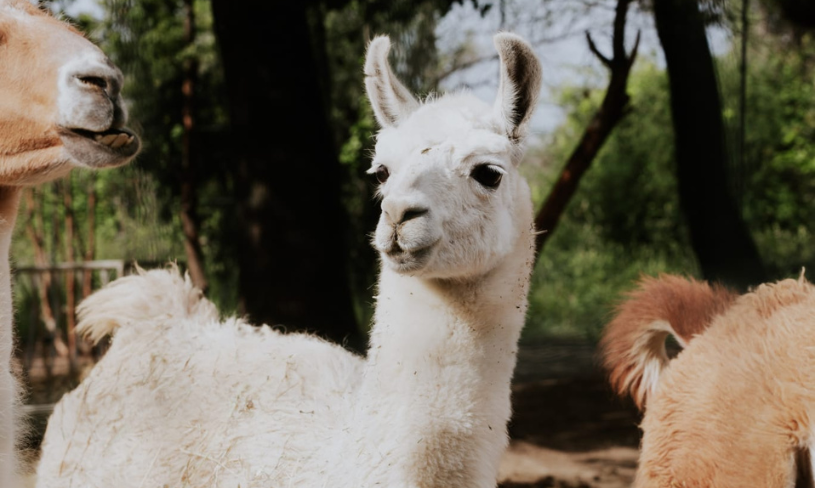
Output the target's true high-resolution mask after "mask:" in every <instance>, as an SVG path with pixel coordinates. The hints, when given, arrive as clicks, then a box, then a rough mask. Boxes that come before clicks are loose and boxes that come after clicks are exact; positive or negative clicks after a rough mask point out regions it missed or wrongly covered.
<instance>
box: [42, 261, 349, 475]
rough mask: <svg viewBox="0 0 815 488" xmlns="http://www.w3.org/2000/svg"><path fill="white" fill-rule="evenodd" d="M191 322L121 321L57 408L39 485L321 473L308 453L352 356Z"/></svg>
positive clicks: (273, 335)
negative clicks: (96, 360) (293, 469)
mask: <svg viewBox="0 0 815 488" xmlns="http://www.w3.org/2000/svg"><path fill="white" fill-rule="evenodd" d="M161 273H166V272H165V271H162V272H161ZM133 281H134V280H130V284H133ZM146 281H147V280H144V279H142V281H141V283H145V282H146ZM136 283H139V281H136ZM114 289H116V290H118V291H123V290H125V289H129V290H131V291H132V290H133V287H123V286H120V287H114ZM137 290H138V289H137ZM179 298H181V297H178V296H177V297H174V298H171V299H170V300H177V299H179ZM132 303H139V302H138V301H133V302H132ZM180 303H182V304H185V305H186V302H180ZM192 315H193V317H192V318H186V319H178V318H176V320H174V321H172V322H170V321H163V320H159V321H156V322H154V323H151V325H150V326H144V327H129V326H126V325H127V324H129V323H133V322H128V323H126V324H123V325H122V327H121V329H119V330H118V331H117V332H116V336H115V338H114V340H113V343H112V346H111V348H110V350H109V351H108V352H107V354H106V355H105V357H104V358H103V359H102V360H101V361H100V362H99V363H98V364H97V365H96V366H95V367H94V369H93V370H92V371H91V373H90V375H89V376H88V378H86V379H85V380H84V381H83V382H82V383H81V384H80V385H79V387H77V389H76V390H74V391H72V392H71V393H69V394H67V395H65V396H64V397H63V399H62V400H61V401H60V402H59V403H58V404H57V406H56V407H55V409H54V413H53V415H52V416H51V419H50V420H49V424H48V429H47V431H46V435H45V438H44V441H43V451H42V452H43V458H42V459H41V461H40V465H39V467H38V472H37V476H38V480H37V482H38V486H40V487H43V488H59V487H68V486H116V487H122V488H127V487H133V488H135V487H140V486H163V485H164V484H165V483H167V480H174V482H172V483H170V486H190V487H199V486H201V487H204V486H207V487H209V486H232V487H234V486H242V487H246V488H251V487H260V486H287V483H288V480H289V479H291V478H292V477H295V476H301V475H302V474H298V473H294V472H291V470H290V468H291V466H298V465H299V466H302V470H305V471H307V472H314V473H317V472H318V471H319V469H320V468H321V466H320V465H319V460H318V459H316V458H315V450H316V449H315V447H316V446H320V445H321V444H323V443H325V440H326V439H331V438H333V437H337V436H339V435H340V434H339V433H338V432H336V430H337V429H338V427H336V425H338V424H341V423H342V421H343V420H344V418H343V416H344V415H345V414H346V412H345V409H343V408H338V407H339V406H342V405H343V403H344V401H345V399H346V398H350V397H351V396H352V395H353V394H354V391H355V388H356V384H357V382H358V381H357V380H356V379H357V378H358V377H359V375H360V374H361V373H360V371H361V364H362V362H361V359H360V358H359V357H357V356H355V355H353V354H351V353H348V352H347V351H345V350H343V349H342V348H341V347H339V346H336V345H333V344H330V343H328V342H325V341H323V340H321V339H319V338H316V337H312V336H306V335H303V334H288V335H284V334H280V333H278V332H276V331H274V330H272V329H270V328H268V327H253V326H250V325H248V324H246V323H244V322H242V321H241V320H238V319H229V320H226V321H223V322H220V321H217V320H200V319H198V318H197V317H198V315H197V314H195V313H193V314H192ZM140 320H141V319H140ZM88 459H97V460H103V461H101V462H99V463H89V462H88ZM278 466H285V467H288V468H287V470H283V469H279V468H278ZM284 471H285V472H284ZM307 485H308V483H306V484H304V485H300V486H307ZM315 486H316V485H315Z"/></svg>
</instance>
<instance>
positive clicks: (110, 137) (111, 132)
mask: <svg viewBox="0 0 815 488" xmlns="http://www.w3.org/2000/svg"><path fill="white" fill-rule="evenodd" d="M67 130H68V132H71V133H73V134H76V135H78V136H81V137H84V138H85V139H89V140H91V141H93V142H95V143H96V144H98V145H100V146H103V147H106V148H109V149H111V150H114V151H120V152H127V151H129V150H131V148H133V147H134V146H135V147H138V146H139V138H138V137H137V136H136V134H134V133H133V132H131V131H130V130H128V129H108V130H106V131H103V132H93V131H89V130H84V129H67Z"/></svg>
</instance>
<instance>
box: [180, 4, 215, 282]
mask: <svg viewBox="0 0 815 488" xmlns="http://www.w3.org/2000/svg"><path fill="white" fill-rule="evenodd" d="M184 42H185V43H186V45H187V47H188V48H189V47H191V46H192V45H193V43H194V42H195V10H194V6H193V0H184ZM197 75H198V63H197V61H196V59H195V58H194V57H193V56H192V55H190V56H189V57H188V59H185V60H184V79H183V81H182V85H181V93H182V97H183V104H182V109H181V110H182V114H181V117H182V125H183V127H184V133H183V136H182V141H181V175H180V180H181V226H182V230H183V232H184V251H185V253H186V255H187V269H188V271H189V273H190V278H191V279H192V282H193V284H194V285H195V286H197V287H198V288H199V289H201V290H203V291H204V292H206V291H207V288H208V287H209V283H208V282H207V278H206V274H205V273H204V256H203V251H202V249H201V238H200V235H199V228H200V222H199V219H198V195H197V192H196V189H195V180H196V178H195V171H194V168H193V157H194V152H193V142H192V141H193V135H192V132H193V130H194V129H195V82H196V78H197Z"/></svg>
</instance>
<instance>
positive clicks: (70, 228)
mask: <svg viewBox="0 0 815 488" xmlns="http://www.w3.org/2000/svg"><path fill="white" fill-rule="evenodd" d="M62 201H63V204H64V205H65V262H66V263H73V262H74V236H75V235H76V223H75V219H74V202H73V179H72V178H71V177H70V176H69V177H68V178H66V179H65V180H63V181H62ZM65 302H66V303H65V324H66V336H67V341H68V359H69V361H70V367H71V371H72V372H73V371H75V370H76V331H75V329H76V280H75V278H74V272H73V271H70V270H69V271H66V272H65Z"/></svg>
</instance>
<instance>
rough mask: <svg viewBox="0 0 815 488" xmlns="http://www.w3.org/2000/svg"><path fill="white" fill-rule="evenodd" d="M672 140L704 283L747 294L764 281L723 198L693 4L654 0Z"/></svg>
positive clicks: (718, 112) (706, 60) (716, 123)
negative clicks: (667, 86)
mask: <svg viewBox="0 0 815 488" xmlns="http://www.w3.org/2000/svg"><path fill="white" fill-rule="evenodd" d="M654 17H655V20H656V27H657V33H658V34H659V40H660V42H661V43H662V48H663V50H664V52H665V60H666V62H667V65H668V77H669V80H670V86H671V115H672V118H673V125H674V133H675V136H676V161H677V179H678V181H679V200H680V204H681V206H682V210H683V212H684V214H685V218H686V219H687V222H688V227H689V229H690V238H691V244H692V245H693V250H694V252H695V253H696V256H697V258H698V260H699V265H700V267H701V268H702V272H703V274H704V276H705V278H706V279H709V280H717V281H721V282H724V283H726V284H728V285H731V286H734V287H737V288H740V289H745V288H747V287H748V286H750V285H755V284H758V283H762V282H764V281H766V279H767V276H766V274H765V272H764V267H763V265H762V262H761V258H760V257H759V255H758V251H757V249H756V246H755V243H754V242H753V239H752V237H751V235H750V233H749V232H748V231H747V228H746V226H745V224H744V222H743V220H742V218H741V215H740V213H739V211H738V209H737V207H736V205H735V203H734V202H733V199H732V197H731V195H730V193H729V191H728V184H727V174H726V167H727V161H728V157H727V152H726V151H727V150H726V147H725V135H724V123H723V121H722V108H721V102H720V99H719V91H718V83H717V79H716V73H715V70H714V67H713V59H712V58H711V55H710V48H709V46H708V43H707V37H706V35H705V26H704V23H703V19H702V15H701V13H700V11H699V8H698V4H697V2H695V1H690V0H654Z"/></svg>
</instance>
